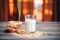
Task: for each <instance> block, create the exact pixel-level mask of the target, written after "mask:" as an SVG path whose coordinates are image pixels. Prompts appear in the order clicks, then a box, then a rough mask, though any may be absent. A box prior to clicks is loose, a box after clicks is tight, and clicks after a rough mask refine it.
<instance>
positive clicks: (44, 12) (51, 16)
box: [0, 0, 60, 22]
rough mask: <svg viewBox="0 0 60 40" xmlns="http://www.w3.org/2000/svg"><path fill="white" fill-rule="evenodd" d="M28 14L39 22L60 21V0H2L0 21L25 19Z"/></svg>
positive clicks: (0, 3) (0, 1)
mask: <svg viewBox="0 0 60 40" xmlns="http://www.w3.org/2000/svg"><path fill="white" fill-rule="evenodd" d="M27 14H31V15H36V21H37V22H59V21H60V0H0V22H5V21H24V20H25V18H24V17H25V15H27Z"/></svg>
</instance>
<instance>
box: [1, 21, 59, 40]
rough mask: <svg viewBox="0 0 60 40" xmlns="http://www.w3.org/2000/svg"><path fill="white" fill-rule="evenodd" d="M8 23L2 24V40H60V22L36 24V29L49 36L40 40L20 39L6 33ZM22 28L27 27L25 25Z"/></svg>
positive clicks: (35, 39) (36, 39)
mask: <svg viewBox="0 0 60 40" xmlns="http://www.w3.org/2000/svg"><path fill="white" fill-rule="evenodd" d="M7 24H8V22H0V40H60V22H39V23H36V29H37V30H38V31H42V32H45V33H47V35H48V36H42V37H40V38H34V39H29V38H20V37H16V36H12V35H9V34H8V33H5V32H4V30H5V29H6V25H7ZM22 26H25V24H24V23H23V24H22Z"/></svg>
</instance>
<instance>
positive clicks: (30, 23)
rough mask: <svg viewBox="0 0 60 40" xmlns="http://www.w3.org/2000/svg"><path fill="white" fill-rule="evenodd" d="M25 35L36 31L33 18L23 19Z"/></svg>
mask: <svg viewBox="0 0 60 40" xmlns="http://www.w3.org/2000/svg"><path fill="white" fill-rule="evenodd" d="M25 23H26V31H27V33H30V32H35V31H36V20H35V19H33V18H25Z"/></svg>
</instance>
